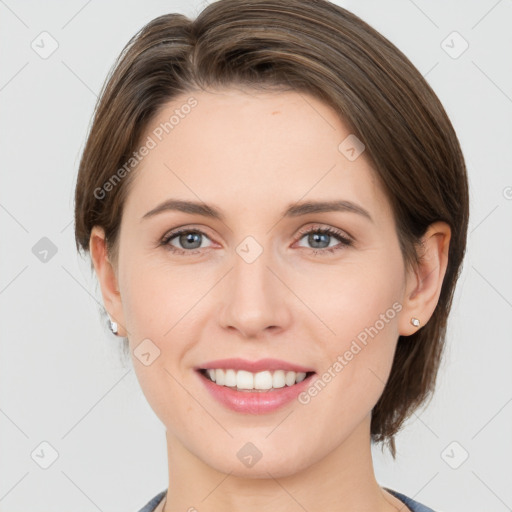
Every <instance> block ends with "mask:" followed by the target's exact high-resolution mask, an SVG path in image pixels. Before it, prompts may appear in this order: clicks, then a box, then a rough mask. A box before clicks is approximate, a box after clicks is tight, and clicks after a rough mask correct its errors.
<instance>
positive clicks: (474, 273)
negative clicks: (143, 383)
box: [0, 0, 512, 512]
mask: <svg viewBox="0 0 512 512" xmlns="http://www.w3.org/2000/svg"><path fill="white" fill-rule="evenodd" d="M337 3H339V4H340V5H342V6H344V7H347V8H348V9H349V10H352V11H353V12H355V13H356V14H358V15H360V16H361V17H362V18H363V19H365V20H366V21H367V22H369V23H370V24H371V25H373V26H374V27H375V28H376V29H378V30H379V31H381V32H382V33H383V34H384V35H385V36H386V37H388V38H389V39H390V40H391V41H393V42H394V43H395V44H396V45H397V46H398V47H399V48H400V49H401V50H402V51H403V52H404V53H405V54H406V55H407V56H408V57H409V58H410V59H411V60H412V61H413V63H414V64H415V65H416V66H417V67H418V69H419V70H420V71H421V72H422V73H423V74H424V75H425V76H426V78H427V80H428V81H429V83H430V84H431V85H432V87H433V88H434V90H435V91H436V93H437V94H438V95H439V97H440V99H441V101H442V102H443V104H444V106H445V108H446V110H447V112H448V114H449V116H450V117H451V119H452V122H453V124H454V126H455V129H456V131H457V133H458V136H459V138H460V141H461V144H462V148H463V151H464V154H465V157H466V161H467V165H468V170H469V176H470V187H471V201H472V204H471V218H470V228H469V238H468V254H467V257H466V260H465V263H464V269H463V272H462V276H461V278H460V281H459V284H458V287H457V292H456V295H455V300H454V305H453V312H452V315H451V319H450V323H449V332H448V347H447V351H446V357H445V359H444V362H443V366H442V369H441V372H440V374H439V380H438V387H437V390H436V394H435V396H434V398H433V400H432V402H431V403H430V404H429V406H428V407H427V408H426V409H425V410H420V411H418V412H417V414H416V415H414V416H413V418H412V419H411V420H410V421H409V422H408V423H407V425H406V427H405V428H404V429H403V431H402V432H401V433H400V434H399V436H398V437H397V447H398V457H397V461H396V462H393V460H392V459H391V457H390V456H389V455H388V454H387V452H385V454H382V453H381V450H380V447H379V446H377V447H374V450H373V451H374V456H375V469H376V474H377V479H378V481H379V483H380V484H381V485H384V486H387V487H391V488H394V489H396V490H399V491H401V492H403V493H405V494H408V495H409V496H412V497H414V498H415V499H416V500H418V501H421V502H423V503H426V504H428V505H429V506H431V507H432V508H434V509H435V510H436V511H437V512H443V511H444V512H463V511H464V512H476V511H482V510H485V511H486V512H502V511H503V512H504V511H507V510H512V485H511V484H512V476H511V475H512V473H511V471H510V461H511V460H512V435H511V434H512V371H511V370H512V343H511V341H512V340H511V332H512V271H511V265H510V262H511V261H512V236H511V235H512V231H511V226H512V172H511V169H512V167H511V164H512V153H511V151H510V148H511V145H512V144H511V143H512V138H511V135H512V134H511V131H512V130H511V127H512V70H511V63H512V59H511V50H512V31H511V30H510V26H511V24H512V1H510V0H500V1H496V0H481V1H475V0H474V1H462V0H460V1H454V0H452V1H441V0H436V1H427V0H416V1H414V2H413V1H412V0H392V1H386V2H382V1H381V2H379V1H370V0H358V1H348V0H347V1H344V2H341V1H340V2H337ZM204 4H205V1H203V2H197V1H194V2H192V1H191V2H185V1H166V2H165V1H156V0H155V1H152V2H144V3H143V2H136V1H134V0H130V1H121V0H116V1H110V2H99V1H98V0H89V1H82V0H80V1H77V0H73V1H68V2H64V1H62V2H57V1H50V2H44V3H43V2H37V1H35V0H31V1H28V0H27V1H20V0H18V1H15V0H5V1H3V0H0V48H1V56H0V69H1V75H0V109H1V110H0V112H1V117H0V130H1V133H0V143H1V150H2V151H1V154H2V162H1V169H2V171H1V172H2V186H1V188H0V222H1V229H2V242H1V244H0V258H1V266H0V312H1V313H0V314H1V318H0V334H1V338H0V340H1V341H0V342H1V357H0V511H1V512H6V511H9V512H21V511H26V510H31V511H33V512H40V511H41V512H42V511H49V510H51V511H55V512H58V511H67V510H70V509H71V508H72V509H73V510H74V511H75V512H89V511H97V510H100V511H104V512H107V511H126V510H133V511H136V510H138V509H139V508H140V507H141V506H142V505H144V504H145V503H146V502H147V501H148V500H149V499H150V498H151V497H153V496H154V495H155V494H156V493H158V492H159V491H161V490H163V489H165V488H166V487H167V457H166V447H165V438H164V428H163V425H162V424H161V423H160V421H159V420H158V418H157V417H156V416H155V414H154V413H153V411H152V410H151V409H150V407H149V405H148V404H147V402H146V400H145V398H144V396H143V394H142V392H141V390H140V388H139V385H138V383H137V381H136V378H135V375H134V372H133V369H132V367H131V363H130V364H129V366H127V367H125V366H123V364H122V362H121V359H120V358H119V351H118V348H117V344H118V340H117V338H115V337H113V336H112V335H111V334H109V332H108V331H107V328H106V326H105V325H104V324H103V323H102V322H101V318H100V316H99V313H98V311H99V306H98V304H100V303H101V295H100V293H99V289H98V287H97V285H96V281H95V279H94V278H93V276H92V275H91V273H90V270H89V261H88V260H82V259H80V258H79V257H78V255H77V253H76V251H75V246H74V239H73V193H74V186H75V180H76V172H77V166H78V161H79V156H80V152H81V150H82V149H83V146H84V142H85V136H86V133H87V129H88V126H89V122H90V118H91V114H92V111H93V107H94V103H95V101H96V95H97V94H98V92H99V90H100V87H101V85H102V83H103V81H104V79H105V77H106V75H107V72H108V70H109V69H110V66H111V65H112V63H113V61H114V59H115V57H116V56H117V55H118V53H119V52H120V51H121V49H122V48H123V46H124V45H125V44H126V42H127V41H128V40H129V38H130V37H131V36H132V35H133V34H134V33H135V32H136V31H137V30H138V29H140V28H141V27H142V26H143V25H144V24H145V23H147V22H148V21H150V20H151V19H152V18H154V17H156V16H158V15H160V14H164V13H167V12H182V13H184V14H186V15H189V16H191V17H194V16H195V15H196V14H197V12H198V11H199V10H200V9H201V7H202V5H204ZM43 31H47V32H48V33H49V34H51V37H52V38H54V39H55V40H56V41H57V43H58V48H57V50H56V51H55V52H54V53H53V54H52V55H50V56H49V57H48V58H46V59H43V58H41V57H40V55H39V54H38V53H36V51H34V50H33V49H32V47H31V44H32V42H33V41H35V43H34V44H39V45H40V46H42V44H43V43H41V42H40V41H41V39H38V37H41V36H39V35H40V33H41V32H43ZM453 31H456V32H458V33H459V34H460V36H461V37H462V38H463V39H464V40H465V41H467V43H468V44H469V48H468V49H467V50H466V51H465V52H464V53H462V54H461V55H460V56H459V57H458V58H453V55H454V54H456V53H458V52H459V51H460V50H461V49H462V48H463V46H462V45H463V44H464V42H463V40H462V39H461V38H459V36H457V35H455V36H454V35H450V34H452V32H453ZM448 36H450V37H449V38H448V39H447V37H448ZM454 38H455V39H454ZM38 41H39V43H38ZM443 41H445V43H442V42H443ZM49 44H50V40H46V42H45V48H46V49H48V48H50V46H49ZM450 47H451V48H450ZM445 50H447V51H448V52H451V53H452V56H450V55H449V54H448V53H447V51H445ZM40 51H42V50H40ZM43 237H47V238H48V239H50V240H51V242H52V243H53V244H54V245H55V247H56V250H57V252H56V254H54V255H53V256H52V255H51V253H49V254H48V256H47V261H46V262H43V261H41V260H40V258H41V257H43V256H44V254H39V257H37V256H36V254H34V252H36V253H37V250H34V251H33V247H34V246H36V249H37V248H38V247H39V246H37V245H36V244H37V243H38V242H39V241H40V239H41V238H43ZM39 243H42V242H39ZM44 441H45V442H47V443H49V444H50V445H51V446H52V447H53V448H54V449H55V450H56V451H57V453H58V458H57V459H56V460H55V462H54V463H53V464H52V465H51V466H50V467H48V469H43V468H42V467H41V464H44V463H45V460H46V462H47V463H48V462H49V461H50V458H49V457H50V456H51V449H50V448H48V447H47V446H46V445H41V443H42V442H44ZM452 443H454V444H452ZM43 454H44V455H43ZM466 455H468V458H467V459H466V460H464V458H465V456H466ZM457 466H458V467H457ZM456 467H457V468H456ZM309 512H314V511H309Z"/></svg>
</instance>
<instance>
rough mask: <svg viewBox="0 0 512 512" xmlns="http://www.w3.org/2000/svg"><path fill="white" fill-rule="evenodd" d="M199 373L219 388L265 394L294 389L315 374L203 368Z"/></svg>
mask: <svg viewBox="0 0 512 512" xmlns="http://www.w3.org/2000/svg"><path fill="white" fill-rule="evenodd" d="M198 371H199V373H200V374H201V375H202V376H203V377H204V378H206V379H208V380H209V381H211V382H214V383H215V384H217V385H218V386H223V387H227V388H230V389H233V390H236V391H246V392H247V391H248V392H264V391H277V390H278V389H282V388H285V387H292V386H294V385H295V384H298V383H299V382H302V381H303V380H306V379H308V378H310V377H311V376H312V375H314V374H315V372H294V371H287V370H272V371H271V370H264V371H261V372H254V373H253V372H248V371H245V370H234V369H224V368H208V369H207V368H201V369H200V370H198Z"/></svg>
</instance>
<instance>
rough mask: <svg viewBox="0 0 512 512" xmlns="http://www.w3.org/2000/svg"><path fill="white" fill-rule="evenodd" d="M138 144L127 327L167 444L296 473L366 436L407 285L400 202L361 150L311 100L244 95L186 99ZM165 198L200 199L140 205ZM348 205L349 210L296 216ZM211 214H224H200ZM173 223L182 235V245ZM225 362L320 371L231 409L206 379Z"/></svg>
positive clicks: (218, 461)
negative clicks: (175, 205) (206, 371)
mask: <svg viewBox="0 0 512 512" xmlns="http://www.w3.org/2000/svg"><path fill="white" fill-rule="evenodd" d="M191 97H193V98H195V100H196V102H197V103H195V102H194V101H192V100H190V101H189V103H187V101H188V100H189V98H191ZM187 104H188V105H194V106H192V107H190V108H188V107H184V105H187ZM173 115H174V116H175V117H174V118H172V120H171V121H170V122H169V120H170V118H171V117H172V116H173ZM165 123H167V124H165ZM147 137H150V138H151V140H152V141H153V142H151V141H150V139H148V138H147ZM347 137H349V138H348V139H347ZM143 142H144V144H146V147H148V148H149V149H148V150H147V151H145V150H142V151H141V154H142V153H147V154H146V155H145V156H143V157H142V160H141V163H140V165H139V168H138V169H137V171H136V172H137V176H136V177H135V180H134V182H133V188H131V190H130V192H129V195H128V197H127V200H126V203H125V207H124V213H123V217H122V223H121V231H120V238H119V243H120V245H119V260H118V267H117V269H116V274H117V279H118V281H117V286H118V289H119V292H120V302H121V303H122V305H121V306H120V307H121V309H120V311H119V312H118V320H119V321H120V323H121V324H122V325H123V326H124V327H126V329H127V331H128V333H129V340H130V348H131V352H132V358H133V364H134V368H135V371H136V373H137V376H138V379H139V381H140V385H141V386H142V390H143V392H144V394H145V396H146V397H147V400H148V401H149V403H150V405H151V407H152V408H153V409H154V411H155V413H156V414H157V415H158V417H159V418H160V419H161V421H162V422H163V423H164V424H165V427H166V429H167V433H168V439H170V440H171V442H172V443H174V445H175V446H176V447H179V449H180V450H183V449H185V450H187V451H188V452H190V453H191V454H193V455H194V456H195V457H197V459H199V460H201V461H203V462H204V463H206V464H208V465H209V466H211V467H213V468H215V469H217V470H220V471H223V472H226V473H229V472H231V473H232V474H234V475H240V476H243V475H250V476H251V477H264V476H266V475H267V471H268V472H270V473H271V474H272V475H274V476H284V475H287V474H291V473H295V472H297V471H299V470H301V469H304V468H306V467H308V466H309V465H311V464H313V463H314V462H316V461H318V460H320V459H322V458H324V457H326V456H327V455H328V454H329V453H330V452H332V451H333V450H335V449H336V448H338V447H341V446H343V444H344V442H345V441H347V442H349V440H350V439H356V438H357V439H359V440H360V441H361V440H363V441H364V442H368V443H369V438H368V435H369V420H370V414H371V410H372V408H373V407H374V405H375V404H376V402H377V400H378V398H379V397H380V395H381V394H382V391H383V389H384V385H385V382H386V381H387V378H388V375H389V372H390V368H391V363H392V360H393V355H394V351H395V347H396V343H397V338H398V336H399V334H405V333H404V332H402V331H404V329H405V330H406V328H404V327H403V326H405V325H406V323H407V322H408V320H409V318H407V322H405V319H404V318H403V316H404V311H402V312H401V313H400V309H401V304H402V300H403V299H404V297H405V294H406V292H407V290H408V288H407V287H408V283H407V282H406V277H407V274H406V273H405V270H404V263H403V260H402V255H401V252H400V248H399V243H398V238H397V234H396V231H395V225H394V220H393V216H392V210H391V208H390V205H389V203H388V201H387V199H386V197H385V196H384V193H383V190H382V189H381V187H380V186H379V184H378V182H377V181H376V179H375V177H374V176H373V173H372V169H371V167H370V164H369V161H368V159H367V157H366V154H365V152H364V150H363V147H362V146H360V143H358V141H357V140H356V139H354V138H353V136H352V135H351V134H350V131H349V130H348V129H347V127H346V126H345V125H344V124H343V123H342V122H341V121H340V119H339V118H338V117H337V115H336V113H335V112H334V111H333V110H331V109H330V107H328V106H327V105H325V104H324V103H322V102H320V101H318V100H317V99H315V98H313V97H311V96H309V95H305V94H302V93H301V94H299V93H297V92H275V93H268V92H267V93H262V92H254V91H250V90H248V89H247V90H245V91H242V90H238V89H222V90H217V91H215V92H204V91H201V92H195V93H191V94H184V95H183V96H181V97H180V98H178V99H176V100H174V101H172V103H169V104H168V106H167V108H165V109H164V110H162V111H161V112H160V113H159V115H158V117H157V118H155V120H154V121H153V122H152V123H151V125H150V127H149V129H148V131H147V133H146V134H145V136H144V137H143ZM153 143H154V144H153ZM361 150H363V151H362V153H361V154H359V153H360V152H361ZM358 154H359V156H358ZM134 172H135V171H134ZM171 199H172V200H175V201H182V202H192V203H194V204H196V205H198V207H194V208H188V211H182V210H187V209H186V208H185V209H182V210H177V209H162V210H161V211H160V212H158V213H154V214H150V215H147V214H148V212H151V211H152V210H154V209H155V208H157V207H158V206H159V205H161V204H162V203H163V202H165V201H169V200H171ZM342 201H344V202H350V203H352V204H353V205H355V206H354V207H352V208H349V207H345V208H343V207H342V206H343V203H341V207H340V208H338V209H335V208H316V207H315V206H311V207H310V208H300V205H302V204H303V203H312V205H314V204H316V203H324V202H342ZM206 205H208V206H209V207H211V210H210V209H209V208H207V206H206ZM346 205H347V203H345V206H346ZM358 209H359V211H358ZM212 210H215V211H216V212H218V213H219V215H220V217H217V216H212V215H205V213H208V212H210V213H211V211H212ZM288 210H290V213H288V214H286V212H287V211H288ZM363 210H364V211H366V212H367V214H364V213H362V212H363ZM201 212H202V213H201ZM178 228H179V229H180V230H185V233H182V234H181V235H177V236H174V237H173V236H172V234H173V232H174V231H175V230H177V229H178ZM325 229H329V230H331V233H322V231H321V230H325ZM319 230H320V232H318V231H319ZM308 233H310V234H309V235H308ZM337 236H339V237H341V238H337ZM344 240H348V243H347V242H346V241H344ZM411 332H412V331H411ZM411 332H408V333H406V334H410V333H411ZM226 358H240V359H242V360H245V361H248V362H254V361H260V360H262V359H266V358H272V359H278V360H280V361H281V363H276V366H274V367H271V365H270V364H268V366H269V368H268V370H275V369H276V367H277V368H279V367H280V366H283V367H285V368H284V369H287V368H286V367H287V366H288V365H290V367H291V366H293V365H299V366H300V367H302V368H303V369H307V370H309V371H313V372H315V373H314V375H313V376H312V377H309V374H308V379H307V381H303V382H302V384H299V388H296V389H300V390H301V393H300V395H299V394H297V393H293V392H292V398H291V399H288V400H284V402H283V403H281V405H279V406H277V405H276V404H275V403H274V402H273V401H272V397H273V396H278V395H277V394H280V396H284V395H285V393H283V390H286V391H287V393H290V390H289V388H292V387H293V386H288V385H285V387H284V388H278V389H277V390H274V391H268V392H266V393H264V395H265V396H266V397H269V396H270V393H277V394H276V395H273V396H270V404H271V405H270V406H268V407H267V406H265V405H262V406H261V408H260V409H258V405H257V404H258V403H259V402H258V401H259V400H261V399H260V398H258V397H257V394H259V392H257V391H252V392H251V391H237V390H236V389H230V390H228V391H229V393H230V395H229V396H232V400H234V402H235V406H233V405H232V406H231V407H229V406H227V405H226V404H225V403H224V402H223V401H222V399H218V398H216V397H215V396H217V395H216V394H214V393H212V392H211V390H210V388H212V387H213V388H216V389H217V391H219V388H220V387H221V386H219V384H213V383H208V382H207V380H206V377H205V376H204V375H202V374H201V373H200V372H199V371H198V368H208V367H209V365H208V363H209V362H212V361H214V360H220V359H226ZM222 366H223V365H222V364H221V363H218V367H219V368H221V367H222ZM231 366H234V364H231ZM227 367H228V368H229V363H228V365H227ZM241 367H242V368H243V367H244V365H243V364H242V366H241ZM247 368H248V367H247ZM257 369H258V370H259V371H258V372H253V373H252V374H250V376H249V378H251V377H253V374H254V373H259V372H260V371H261V372H264V369H262V368H257ZM288 371H290V369H289V368H288V369H287V372H288ZM272 375H273V373H272V372H270V376H272ZM233 376H234V377H233ZM244 376H245V377H247V376H248V374H245V373H242V374H236V373H234V372H230V377H229V378H235V379H236V378H238V379H239V381H237V382H238V383H240V382H245V381H244V380H243V377H244ZM284 376H285V378H286V372H285V373H284ZM329 376H330V378H329ZM265 377H267V378H268V374H266V373H264V374H263V377H262V376H260V377H258V378H257V379H260V378H261V379H262V381H261V382H263V383H264V382H265ZM218 378H219V379H222V376H221V377H218ZM274 378H276V377H275V376H274ZM288 378H289V379H292V378H293V374H289V376H288ZM278 381H279V377H277V382H278ZM230 382H232V381H230ZM289 382H291V381H289ZM315 382H316V384H317V388H316V392H315V387H314V386H313V384H314V383H315ZM241 385H243V384H241ZM263 386H265V384H263ZM276 386H279V384H278V383H277V384H276ZM294 389H295V388H294ZM249 395H250V396H249ZM295 395H297V396H295ZM220 396H222V397H226V396H227V393H226V392H223V393H220ZM261 396H263V394H261ZM233 397H234V398H233ZM226 400H228V398H226ZM244 400H246V401H245V402H244ZM230 403H231V404H233V402H230ZM236 403H238V404H239V408H238V409H237V410H235V409H236ZM244 404H245V405H244ZM233 407H235V409H233ZM249 443H251V444H249ZM251 457H252V459H255V460H256V459H258V457H261V458H260V459H259V460H257V463H255V464H253V463H251V462H249V460H250V459H251ZM252 459H251V460H252Z"/></svg>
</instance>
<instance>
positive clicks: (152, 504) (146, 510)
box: [139, 489, 167, 512]
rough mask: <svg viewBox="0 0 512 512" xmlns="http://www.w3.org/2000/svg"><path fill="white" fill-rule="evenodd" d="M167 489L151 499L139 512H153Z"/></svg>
mask: <svg viewBox="0 0 512 512" xmlns="http://www.w3.org/2000/svg"><path fill="white" fill-rule="evenodd" d="M166 492H167V489H165V490H163V491H161V492H159V493H158V494H157V495H156V496H155V497H154V498H151V499H150V500H149V501H148V502H147V503H146V504H145V505H144V506H143V507H142V508H141V509H140V510H139V512H153V511H154V510H155V508H156V507H157V505H158V504H159V503H160V502H161V501H162V500H163V498H164V496H165V493H166Z"/></svg>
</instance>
